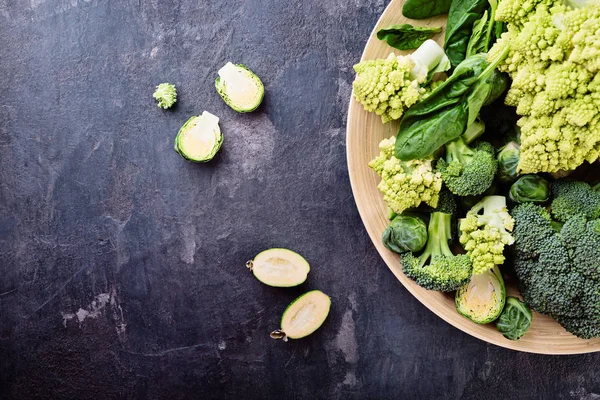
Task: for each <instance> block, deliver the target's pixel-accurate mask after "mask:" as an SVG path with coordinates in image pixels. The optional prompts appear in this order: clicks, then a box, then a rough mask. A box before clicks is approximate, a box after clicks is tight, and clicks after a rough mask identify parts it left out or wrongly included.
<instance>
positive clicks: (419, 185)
mask: <svg viewBox="0 0 600 400" xmlns="http://www.w3.org/2000/svg"><path fill="white" fill-rule="evenodd" d="M395 143H396V138H395V137H394V136H392V137H391V138H389V139H384V140H382V141H381V143H379V149H380V150H381V152H380V154H379V156H378V157H376V158H375V159H373V160H372V161H371V162H370V163H369V166H370V167H371V168H372V169H373V171H375V172H376V173H377V174H378V175H379V176H381V182H380V183H379V185H378V186H377V188H378V189H379V190H380V191H381V193H383V200H384V201H385V202H386V203H387V205H388V207H389V208H390V209H391V210H392V211H393V212H395V213H396V214H402V212H404V210H407V209H409V208H415V207H418V206H419V204H421V202H424V203H426V204H428V205H429V206H431V207H437V204H438V198H439V192H440V190H441V188H442V177H441V176H440V174H439V173H437V172H434V171H433V166H432V165H431V164H432V162H431V160H411V161H400V160H398V159H397V158H396V157H395V156H394V149H395Z"/></svg>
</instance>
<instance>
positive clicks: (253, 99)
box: [215, 62, 265, 113]
mask: <svg viewBox="0 0 600 400" xmlns="http://www.w3.org/2000/svg"><path fill="white" fill-rule="evenodd" d="M215 87H216V88H217V92H218V93H219V95H220V96H221V97H222V98H223V101H224V102H225V103H226V104H227V105H228V106H229V107H231V108H233V109H234V110H235V111H237V112H242V113H244V112H250V111H254V110H256V109H257V108H258V106H259V105H260V103H261V102H262V99H263V97H264V95H265V87H264V85H263V83H262V81H261V80H260V78H259V77H258V76H256V74H255V73H254V72H252V71H250V70H249V69H248V68H247V67H245V66H244V65H242V64H232V63H231V62H228V63H227V64H225V66H223V68H221V69H220V70H219V77H218V78H217V80H216V81H215Z"/></svg>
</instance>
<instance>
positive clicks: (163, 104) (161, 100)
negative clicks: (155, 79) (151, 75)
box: [152, 83, 177, 110]
mask: <svg viewBox="0 0 600 400" xmlns="http://www.w3.org/2000/svg"><path fill="white" fill-rule="evenodd" d="M152 96H153V97H154V98H155V99H156V101H158V106H159V107H160V108H162V109H165V110H166V109H167V108H170V107H171V106H172V105H173V104H175V102H176V101H177V89H176V88H175V85H172V84H170V83H161V84H160V85H158V86H157V87H156V91H155V92H154V94H153V95H152Z"/></svg>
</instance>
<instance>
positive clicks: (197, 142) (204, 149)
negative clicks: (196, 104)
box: [175, 111, 223, 162]
mask: <svg viewBox="0 0 600 400" xmlns="http://www.w3.org/2000/svg"><path fill="white" fill-rule="evenodd" d="M222 143H223V135H222V134H221V128H220V127H219V117H217V116H216V115H213V114H211V113H209V112H208V111H204V112H202V115H200V116H198V117H192V118H190V119H188V120H187V122H186V123H185V124H183V126H182V127H181V129H179V132H178V133H177V136H176V137H175V151H176V152H177V153H179V155H180V156H181V157H183V158H185V159H186V160H190V161H194V162H207V161H210V160H212V159H213V157H214V156H215V154H217V152H218V151H219V149H220V148H221V144H222Z"/></svg>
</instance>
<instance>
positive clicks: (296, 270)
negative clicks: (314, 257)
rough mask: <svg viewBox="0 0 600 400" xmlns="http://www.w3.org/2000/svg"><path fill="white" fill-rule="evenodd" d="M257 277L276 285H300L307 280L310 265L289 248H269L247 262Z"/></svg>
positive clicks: (268, 283) (266, 283) (247, 265)
mask: <svg viewBox="0 0 600 400" xmlns="http://www.w3.org/2000/svg"><path fill="white" fill-rule="evenodd" d="M246 267H248V269H250V270H251V271H252V273H253V274H254V276H255V277H256V279H258V280H259V281H261V282H262V283H264V284H265V285H269V286H274V287H292V286H298V285H300V284H301V283H303V282H304V281H305V280H306V277H307V275H308V272H309V271H310V266H309V265H308V262H306V260H305V259H304V257H302V256H301V255H300V254H298V253H296V252H293V251H291V250H288V249H278V248H275V249H269V250H265V251H263V252H261V253H259V254H258V255H257V256H256V257H254V260H250V261H248V262H247V263H246Z"/></svg>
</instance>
